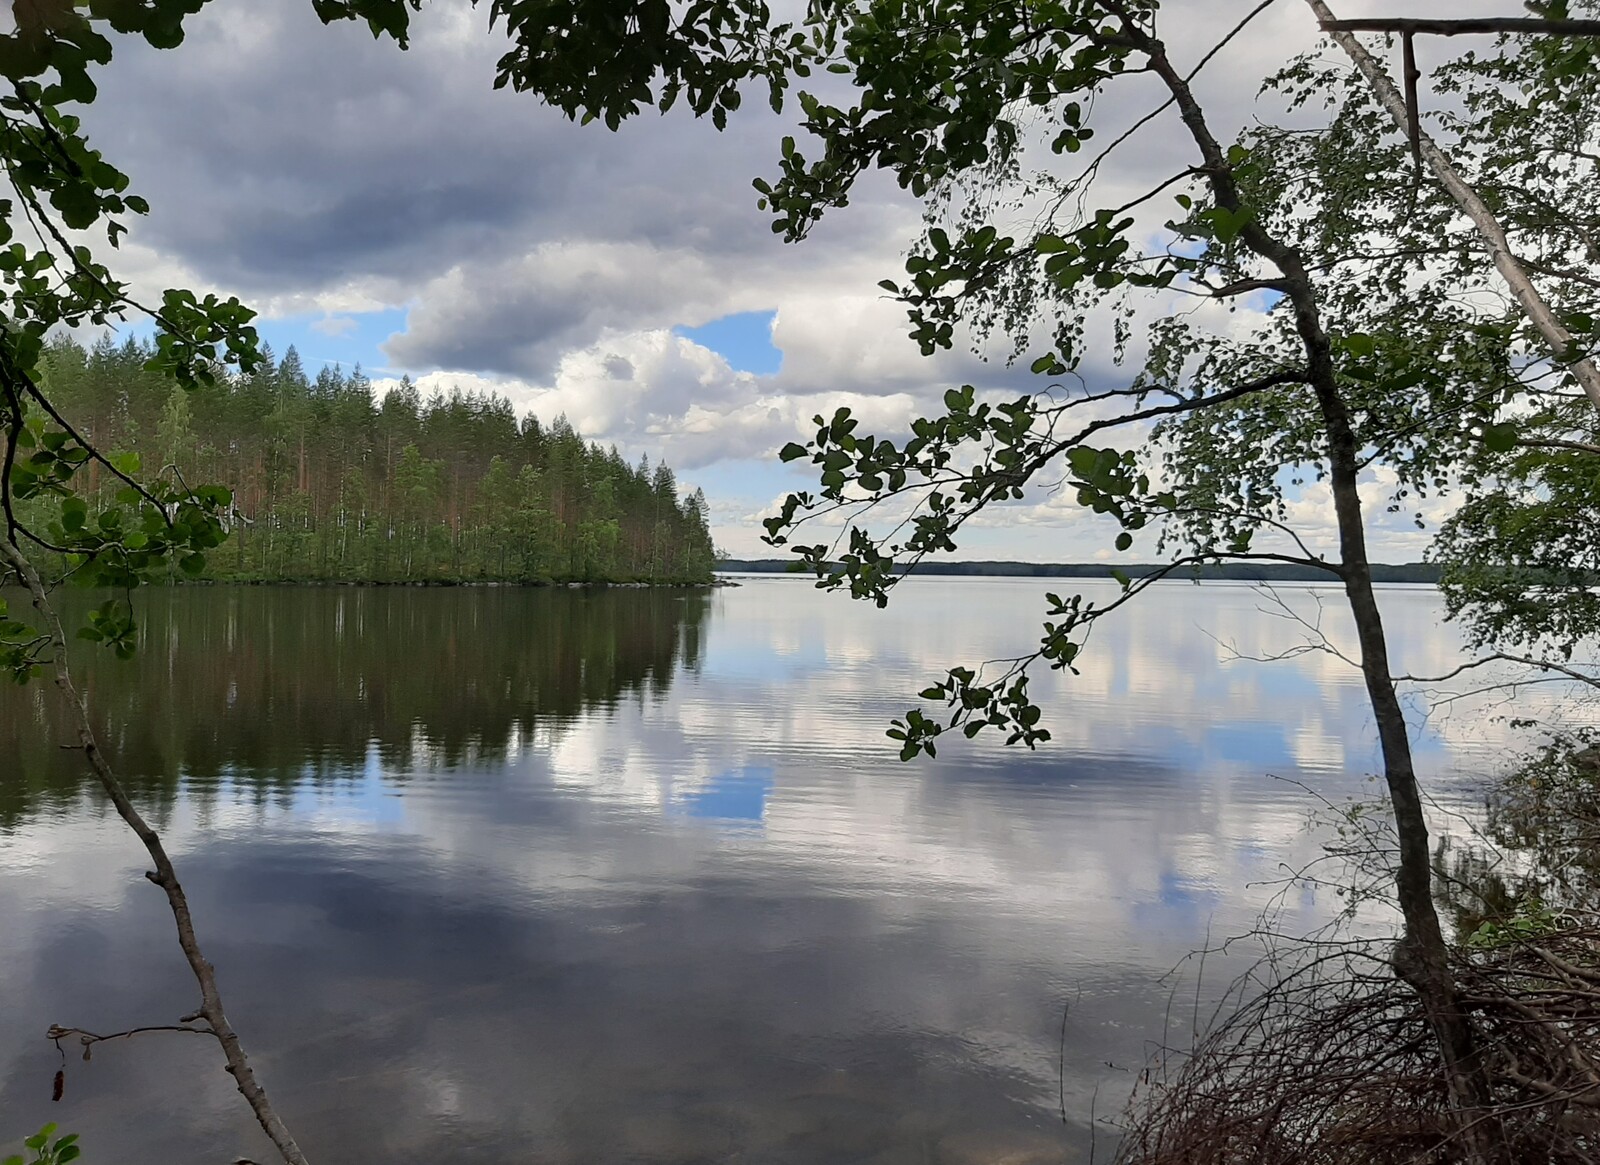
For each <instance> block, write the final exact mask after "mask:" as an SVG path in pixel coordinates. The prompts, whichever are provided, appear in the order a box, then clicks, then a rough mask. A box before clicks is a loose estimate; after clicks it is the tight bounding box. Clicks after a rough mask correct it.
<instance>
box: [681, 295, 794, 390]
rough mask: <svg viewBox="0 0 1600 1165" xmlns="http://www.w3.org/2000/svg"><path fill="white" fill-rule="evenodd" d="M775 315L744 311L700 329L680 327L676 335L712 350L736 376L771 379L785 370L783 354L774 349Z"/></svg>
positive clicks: (775, 313) (713, 321) (773, 312)
mask: <svg viewBox="0 0 1600 1165" xmlns="http://www.w3.org/2000/svg"><path fill="white" fill-rule="evenodd" d="M777 318H778V313H777V312H775V311H742V312H736V313H735V314H733V315H731V316H723V317H722V318H721V319H719V320H712V321H711V322H710V323H709V324H705V325H703V326H701V327H698V328H685V327H676V328H673V329H672V334H673V335H675V336H682V337H683V338H684V339H686V340H693V341H694V342H695V343H696V344H699V345H700V346H701V347H702V348H710V349H711V350H712V351H713V352H715V353H716V354H717V355H719V356H721V357H722V358H723V359H724V360H726V361H727V362H728V366H729V367H730V368H732V369H733V370H734V371H735V372H749V373H753V374H754V375H756V376H771V375H773V374H774V373H776V372H777V371H778V369H779V368H781V367H783V353H782V352H781V351H779V350H778V349H777V348H775V347H773V345H772V325H773V322H774V321H775V320H777Z"/></svg>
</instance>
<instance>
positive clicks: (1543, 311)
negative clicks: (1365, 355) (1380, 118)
mask: <svg viewBox="0 0 1600 1165" xmlns="http://www.w3.org/2000/svg"><path fill="white" fill-rule="evenodd" d="M1306 3H1307V4H1308V5H1309V6H1310V8H1311V11H1312V12H1314V13H1315V14H1316V16H1317V20H1318V22H1319V23H1320V24H1321V25H1322V27H1323V28H1324V29H1327V30H1328V31H1329V32H1330V34H1331V35H1332V36H1333V39H1334V40H1335V41H1336V42H1338V45H1339V47H1340V48H1342V49H1344V51H1345V53H1346V54H1348V56H1349V57H1350V59H1351V60H1352V61H1354V62H1355V66H1356V68H1357V69H1359V70H1360V71H1361V75H1362V76H1364V77H1365V78H1366V79H1367V83H1368V84H1369V85H1371V86H1372V89H1373V92H1374V93H1375V94H1376V95H1377V97H1378V100H1379V102H1380V103H1381V104H1382V105H1383V107H1384V109H1386V110H1387V111H1388V113H1389V116H1390V117H1392V118H1393V119H1394V122H1395V124H1396V125H1397V126H1399V127H1400V128H1401V130H1402V131H1407V132H1409V129H1410V118H1411V114H1410V107H1409V106H1408V105H1407V103H1406V99H1405V97H1404V96H1402V95H1401V93H1400V91H1399V90H1398V89H1396V88H1395V86H1394V82H1393V81H1391V80H1389V75H1388V74H1387V73H1385V72H1384V70H1383V66H1382V65H1380V64H1379V63H1378V61H1377V59H1376V58H1375V57H1373V55H1372V54H1371V53H1369V52H1368V51H1367V50H1366V47H1365V46H1364V45H1362V43H1361V42H1360V41H1358V40H1357V39H1356V38H1355V37H1354V36H1353V35H1351V33H1350V32H1349V31H1345V30H1344V29H1343V28H1341V27H1336V26H1340V25H1343V24H1348V23H1351V22H1341V21H1336V20H1334V17H1333V13H1332V11H1330V10H1329V8H1328V5H1327V4H1326V3H1324V0H1306ZM1391 23H1394V24H1396V25H1397V27H1394V28H1391V29H1388V31H1405V30H1404V29H1402V28H1400V27H1398V25H1399V24H1403V23H1405V22H1391ZM1412 23H1419V22H1412ZM1420 23H1424V24H1426V23H1436V24H1445V25H1458V26H1459V25H1466V24H1473V23H1481V24H1496V23H1500V24H1502V25H1504V27H1501V28H1498V29H1496V28H1473V29H1467V28H1458V31H1474V32H1493V31H1516V30H1517V29H1518V28H1521V29H1522V30H1524V31H1530V29H1529V28H1528V27H1527V26H1528V25H1549V24H1555V23H1562V22H1557V21H1528V22H1524V21H1521V20H1512V21H1509V22H1495V21H1487V22H1472V21H1437V22H1427V21H1424V22H1420ZM1568 23H1579V24H1584V25H1591V26H1593V27H1592V28H1591V29H1590V30H1589V31H1590V32H1591V33H1594V34H1600V21H1578V22H1568ZM1412 31H1429V30H1426V29H1420V30H1419V29H1415V28H1413V29H1412ZM1414 140H1415V142H1416V145H1417V150H1418V152H1419V153H1420V154H1421V155H1422V157H1423V159H1424V160H1425V161H1426V162H1427V163H1428V168H1429V169H1430V170H1432V171H1433V173H1434V176H1435V177H1437V178H1438V179H1439V182H1440V184H1441V185H1442V186H1443V187H1444V188H1445V190H1446V192H1447V193H1448V194H1449V195H1450V197H1451V198H1452V199H1454V200H1455V203H1456V205H1457V206H1459V207H1460V208H1461V210H1462V212H1463V213H1464V214H1466V216H1467V217H1468V218H1470V219H1471V220H1472V222H1473V225H1474V226H1476V227H1477V228H1478V233H1479V234H1480V235H1482V236H1483V240H1484V242H1485V243H1486V244H1488V248H1489V255H1490V258H1491V259H1493V261H1494V265H1495V269H1496V270H1497V271H1499V272H1500V275H1501V277H1502V278H1503V279H1505V281H1506V283H1508V284H1509V285H1510V287H1511V293H1512V295H1514V296H1515V297H1516V300H1517V303H1518V305H1519V306H1520V307H1521V308H1522V311H1523V314H1524V315H1526V316H1527V317H1528V319H1529V320H1531V321H1532V322H1533V326H1534V327H1535V328H1537V329H1538V331H1539V334H1540V335H1541V336H1543V337H1544V339H1545V343H1546V344H1548V345H1549V347H1550V351H1551V353H1552V354H1553V355H1554V356H1555V358H1556V360H1557V361H1558V362H1560V363H1564V364H1567V366H1568V367H1569V368H1570V369H1571V372H1572V375H1573V377H1574V378H1575V379H1576V380H1577V381H1578V384H1579V385H1580V386H1581V387H1582V388H1583V391H1584V393H1585V395H1587V396H1588V398H1589V400H1590V401H1591V402H1592V403H1593V404H1594V406H1595V408H1596V409H1600V368H1596V367H1595V365H1594V362H1593V361H1591V360H1590V359H1589V358H1588V357H1587V356H1583V357H1579V358H1578V359H1576V360H1573V359H1572V351H1573V348H1574V340H1573V336H1572V333H1571V332H1569V331H1567V329H1566V327H1565V326H1564V325H1563V324H1562V323H1561V321H1560V320H1558V319H1557V318H1556V315H1555V312H1554V311H1552V310H1551V308H1550V305H1549V304H1548V303H1546V302H1545V299H1544V297H1543V296H1542V295H1540V294H1539V289H1538V288H1536V287H1534V285H1533V281H1532V280H1530V279H1529V278H1528V273H1527V272H1526V271H1525V270H1523V268H1522V264H1520V263H1519V262H1517V258H1516V256H1515V255H1514V254H1513V253H1512V251H1511V244H1510V243H1509V242H1508V241H1507V240H1506V233H1505V230H1504V228H1503V227H1502V226H1501V225H1500V220H1499V219H1497V218H1496V217H1495V215H1494V212H1493V211H1491V210H1490V209H1489V207H1488V205H1487V204H1486V203H1485V202H1484V201H1483V199H1482V198H1480V197H1479V196H1478V192H1477V191H1476V190H1474V189H1473V188H1472V186H1471V185H1469V184H1468V182H1467V181H1466V179H1464V178H1463V177H1462V176H1461V174H1460V172H1459V171H1457V170H1456V168H1455V165H1454V164H1453V163H1452V162H1451V161H1450V159H1449V158H1448V157H1447V156H1446V155H1445V153H1444V151H1443V150H1441V149H1440V148H1439V147H1438V145H1437V144H1435V142H1434V140H1433V139H1432V138H1431V137H1429V136H1428V135H1427V134H1425V133H1423V132H1422V131H1421V130H1420V129H1418V130H1417V134H1416V137H1415V139H1414ZM1569 361H1570V363H1569Z"/></svg>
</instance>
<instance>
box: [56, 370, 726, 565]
mask: <svg viewBox="0 0 1600 1165" xmlns="http://www.w3.org/2000/svg"><path fill="white" fill-rule="evenodd" d="M154 356H155V352H154V347H153V345H152V344H150V343H147V342H145V341H142V340H140V339H137V338H129V339H127V340H124V341H123V342H121V343H120V344H118V343H115V342H114V341H112V340H111V339H109V338H103V339H101V340H100V341H99V342H98V343H96V344H95V345H93V346H92V347H89V348H85V347H83V346H82V345H80V344H78V343H77V342H75V341H74V340H72V339H71V338H62V339H59V340H55V341H53V342H52V343H50V344H49V345H48V346H47V347H46V350H45V353H44V358H43V367H44V375H45V378H46V382H47V383H48V385H49V387H50V392H51V396H52V399H53V400H55V401H56V402H58V406H59V407H60V408H61V409H62V411H63V412H65V413H67V414H68V415H70V416H72V417H73V418H75V419H76V423H77V424H78V425H79V426H80V431H82V432H83V435H84V436H85V437H87V438H88V439H90V440H91V441H93V442H94V443H95V444H96V445H97V446H98V447H99V448H101V449H102V450H105V451H108V452H113V453H114V454H115V456H114V457H113V460H116V457H121V458H123V459H124V460H125V461H126V463H127V464H129V465H133V464H138V465H139V466H141V467H142V468H143V470H144V471H146V472H149V473H161V474H165V475H167V476H169V477H171V478H173V479H175V480H176V481H178V482H181V483H187V484H189V485H196V484H198V483H201V482H222V483H226V484H227V486H228V487H229V488H230V489H231V491H232V497H231V507H230V513H231V521H230V526H231V531H230V537H229V538H228V539H227V541H226V542H225V543H223V544H222V545H221V546H219V547H216V548H215V549H213V550H211V551H210V552H209V553H207V554H205V555H204V556H203V557H204V563H203V566H202V564H198V563H196V564H193V565H192V566H191V568H190V570H191V572H192V573H195V574H203V576H205V577H210V578H215V579H227V580H259V581H281V580H330V581H332V580H342V581H363V582H367V581H370V582H409V581H425V580H459V581H471V580H498V581H504V582H628V581H639V582H700V581H704V580H706V579H708V578H709V577H710V570H711V565H712V561H713V557H714V552H713V549H712V543H711V535H710V531H709V529H708V527H707V511H706V501H705V496H704V494H702V493H701V492H700V491H699V490H696V491H694V492H693V493H692V494H690V495H689V496H688V497H687V498H681V497H680V496H679V492H678V485H677V479H676V477H675V475H674V473H673V471H672V469H671V467H670V466H668V465H666V464H665V463H664V462H662V463H658V464H656V465H654V466H652V465H650V463H649V460H648V458H642V459H641V460H640V461H639V462H638V463H637V464H634V465H630V464H628V463H627V462H626V461H624V459H623V458H622V455H621V454H620V453H618V451H617V449H616V448H615V446H613V447H611V448H609V449H603V448H601V447H600V446H599V445H597V444H595V443H593V442H586V441H585V440H584V439H583V438H582V436H580V435H579V434H578V433H577V431H576V430H574V429H573V427H572V426H571V425H570V424H569V423H568V422H567V420H566V418H565V417H564V416H562V417H557V418H556V419H555V420H554V421H553V422H551V423H549V424H548V425H546V424H543V423H541V422H540V420H539V419H538V418H537V417H535V416H532V415H531V414H530V415H529V416H526V417H523V418H520V419H519V418H518V417H517V415H516V412H515V410H514V409H513V408H512V405H511V402H510V401H508V400H506V399H505V398H504V397H501V396H498V395H494V394H484V393H476V392H461V391H459V390H452V391H450V392H448V393H434V394H432V395H429V396H424V395H423V394H422V393H421V392H420V390H419V389H418V388H417V386H416V385H415V384H413V383H412V382H411V381H410V379H409V378H402V380H401V382H400V385H399V387H398V388H395V389H393V390H392V391H390V392H388V393H385V394H383V395H382V396H381V397H380V396H379V395H378V394H377V393H376V392H375V391H374V389H373V385H372V382H371V380H369V379H368V378H367V376H366V375H365V374H364V373H363V372H362V371H361V369H360V367H359V366H357V367H356V368H355V369H354V370H352V371H350V372H348V373H346V372H345V371H343V370H342V369H341V368H340V367H338V366H337V365H334V366H328V367H324V368H322V369H321V370H320V371H318V372H316V373H315V374H312V373H310V372H308V371H307V369H306V368H305V366H304V364H303V362H302V361H301V359H300V356H299V353H298V352H296V350H295V349H294V348H293V347H290V348H289V349H288V350H287V351H286V352H285V353H284V354H283V357H282V359H277V358H276V357H274V356H273V355H272V354H271V353H270V351H269V352H268V353H267V356H266V359H265V360H264V361H263V362H262V363H261V365H260V366H259V367H257V368H255V369H253V370H252V371H250V372H248V373H240V374H237V375H233V376H218V377H215V378H214V380H213V382H212V383H210V384H200V385H197V386H195V387H193V388H184V387H180V386H179V385H177V384H175V383H174V382H173V380H172V379H171V377H169V376H166V375H163V374H162V373H160V372H157V371H152V370H151V369H150V367H149V365H150V364H151V362H152V358H153V357H154ZM135 459H136V460H135ZM123 488H125V486H124V485H123V483H122V482H121V481H120V480H119V479H118V478H117V477H116V476H115V475H114V474H112V473H110V472H105V471H103V469H102V467H101V466H100V465H99V464H98V463H91V464H90V465H88V466H87V467H86V469H85V471H84V480H83V482H82V484H81V487H80V495H81V496H82V497H83V498H84V500H85V502H86V503H87V506H88V510H89V512H91V513H98V512H100V511H101V509H102V507H103V505H105V504H108V503H111V502H112V501H114V500H115V497H116V494H117V492H118V491H119V490H120V489H123Z"/></svg>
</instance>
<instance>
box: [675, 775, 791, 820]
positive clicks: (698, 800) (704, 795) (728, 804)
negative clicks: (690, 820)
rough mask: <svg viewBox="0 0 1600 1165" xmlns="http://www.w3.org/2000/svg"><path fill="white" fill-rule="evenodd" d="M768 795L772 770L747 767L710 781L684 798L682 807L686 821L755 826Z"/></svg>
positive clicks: (770, 788)
mask: <svg viewBox="0 0 1600 1165" xmlns="http://www.w3.org/2000/svg"><path fill="white" fill-rule="evenodd" d="M771 792H772V769H771V768H769V767H767V766H766V765H747V766H745V767H744V768H742V769H734V770H732V771H730V772H726V773H722V774H721V775H720V776H716V777H713V778H712V779H711V782H710V783H709V784H708V785H706V787H705V788H704V789H701V790H700V791H699V792H697V793H690V794H688V795H687V796H686V797H684V798H683V801H682V806H683V811H684V812H685V813H686V814H688V815H689V816H690V817H698V818H701V819H703V820H708V821H749V822H759V821H760V820H761V819H762V818H763V817H765V816H766V813H767V796H768V794H770V793H771Z"/></svg>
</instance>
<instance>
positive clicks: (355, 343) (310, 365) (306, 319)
mask: <svg viewBox="0 0 1600 1165" xmlns="http://www.w3.org/2000/svg"><path fill="white" fill-rule="evenodd" d="M255 323H256V331H258V332H259V333H260V334H261V339H262V340H263V341H264V342H265V343H267V344H270V345H272V351H273V353H274V354H275V355H277V356H278V357H280V358H281V357H282V356H283V354H284V353H285V352H286V351H288V349H289V346H290V345H291V344H292V345H293V346H294V347H295V348H296V349H297V350H298V351H299V352H300V362H301V363H302V364H304V365H305V366H306V370H307V371H308V372H309V373H311V374H313V375H315V373H316V371H317V369H319V368H321V367H322V366H323V365H325V364H338V365H340V366H341V367H342V368H343V369H344V370H345V371H346V372H348V371H350V369H352V368H354V367H355V366H356V365H357V364H360V365H361V370H362V371H363V372H365V373H366V374H367V375H368V376H373V377H381V376H398V375H400V373H401V372H402V371H405V370H404V369H400V368H391V367H389V365H388V359H387V357H385V356H384V354H383V349H382V347H381V345H382V344H383V342H384V341H385V340H387V339H388V338H389V337H390V336H392V335H394V333H396V332H403V331H405V327H406V309H405V308H403V307H394V308H385V309H384V310H383V311H364V312H333V313H330V314H324V313H322V312H313V313H309V314H306V315H298V316H284V317H282V318H281V319H264V318H263V319H258V320H256V321H255Z"/></svg>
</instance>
